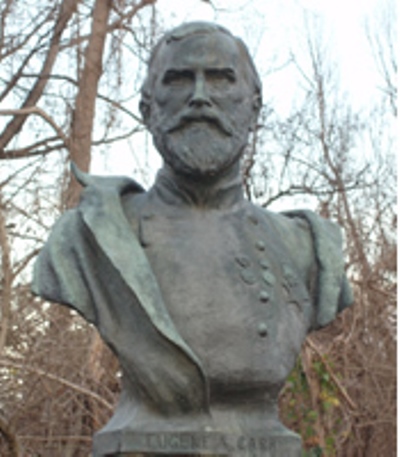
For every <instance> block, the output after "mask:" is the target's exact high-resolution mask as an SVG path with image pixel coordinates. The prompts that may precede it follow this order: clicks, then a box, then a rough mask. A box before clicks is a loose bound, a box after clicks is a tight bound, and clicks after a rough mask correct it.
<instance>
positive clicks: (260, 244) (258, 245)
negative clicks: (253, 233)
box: [256, 241, 265, 251]
mask: <svg viewBox="0 0 400 457" xmlns="http://www.w3.org/2000/svg"><path fill="white" fill-rule="evenodd" d="M256 248H257V249H258V250H259V251H265V243H264V242H263V241H257V243H256Z"/></svg>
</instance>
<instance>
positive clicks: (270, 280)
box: [262, 271, 275, 287]
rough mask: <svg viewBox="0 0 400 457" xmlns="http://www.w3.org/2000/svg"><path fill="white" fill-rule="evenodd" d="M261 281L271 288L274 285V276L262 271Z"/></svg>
mask: <svg viewBox="0 0 400 457" xmlns="http://www.w3.org/2000/svg"><path fill="white" fill-rule="evenodd" d="M262 277H263V280H264V282H265V283H266V284H268V285H269V286H271V287H272V286H273V285H274V284H275V276H274V275H273V274H272V273H270V272H269V271H264V272H263V274H262Z"/></svg>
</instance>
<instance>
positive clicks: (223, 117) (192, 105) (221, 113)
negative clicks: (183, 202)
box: [148, 32, 256, 177]
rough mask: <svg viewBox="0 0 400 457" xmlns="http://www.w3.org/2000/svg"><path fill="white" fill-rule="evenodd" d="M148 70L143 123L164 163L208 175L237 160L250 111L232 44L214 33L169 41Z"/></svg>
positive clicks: (249, 91) (247, 84) (247, 86)
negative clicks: (151, 78)
mask: <svg viewBox="0 0 400 457" xmlns="http://www.w3.org/2000/svg"><path fill="white" fill-rule="evenodd" d="M154 69H155V70H156V71H157V77H156V79H155V85H154V87H153V91H152V100H151V106H150V118H149V122H148V124H149V128H150V131H151V132H152V134H153V138H154V143H155V146H156V147H157V149H158V150H159V151H160V153H161V155H162V156H163V158H164V160H165V162H167V163H168V164H169V165H170V166H171V167H172V168H173V169H174V170H175V171H176V172H177V173H180V174H184V175H190V176H195V177H209V176H215V175H218V174H220V173H222V172H223V171H224V170H226V169H227V168H229V167H230V165H232V164H233V163H234V162H236V161H237V160H239V158H240V156H241V154H242V152H243V150H244V148H245V146H246V144H247V138H248V134H249V128H250V125H251V124H252V123H253V122H254V121H255V119H254V118H255V116H256V113H255V111H256V110H255V107H254V106H255V104H254V88H253V86H252V84H251V81H250V73H249V70H248V68H247V66H246V63H245V61H244V58H243V57H242V56H241V54H240V50H239V48H238V46H237V44H236V42H235V41H234V40H233V39H232V38H230V37H229V36H227V35H225V34H223V33H220V32H214V33H212V34H201V35H192V36H189V37H186V38H183V39H181V40H179V41H172V42H171V43H169V44H163V48H162V49H161V50H160V52H159V55H158V56H157V58H156V61H155V62H154V63H153V70H154Z"/></svg>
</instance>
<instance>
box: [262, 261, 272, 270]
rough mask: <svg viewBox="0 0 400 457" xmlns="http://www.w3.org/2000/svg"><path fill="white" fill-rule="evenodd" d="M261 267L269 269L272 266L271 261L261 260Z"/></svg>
mask: <svg viewBox="0 0 400 457" xmlns="http://www.w3.org/2000/svg"><path fill="white" fill-rule="evenodd" d="M260 267H261V268H262V269H263V270H269V269H270V268H271V267H270V265H269V263H268V262H267V261H266V260H260Z"/></svg>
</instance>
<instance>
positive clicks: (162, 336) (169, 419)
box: [33, 171, 351, 456]
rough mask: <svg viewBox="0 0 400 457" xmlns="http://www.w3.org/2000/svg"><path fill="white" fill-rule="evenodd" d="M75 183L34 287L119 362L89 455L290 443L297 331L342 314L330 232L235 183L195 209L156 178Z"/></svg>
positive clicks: (339, 265) (340, 278) (346, 293)
mask: <svg viewBox="0 0 400 457" xmlns="http://www.w3.org/2000/svg"><path fill="white" fill-rule="evenodd" d="M78 177H79V179H80V180H81V182H82V183H83V184H84V185H85V186H86V189H85V191H84V194H83V199H82V202H81V204H80V205H79V207H78V208H77V209H74V210H71V211H69V212H67V213H66V214H65V215H64V216H63V217H62V218H61V220H60V221H59V222H58V224H57V225H56V227H55V228H54V230H53V233H52V235H51V237H50V239H49V242H48V243H47V245H46V247H45V248H44V250H43V251H42V253H41V255H40V257H39V260H38V263H37V265H36V269H35V280H34V286H33V290H34V292H35V293H37V294H39V295H41V296H43V297H45V298H47V299H49V300H53V301H56V302H60V303H64V304H66V305H68V306H71V307H72V308H74V309H76V310H78V311H79V312H80V313H81V314H82V315H83V316H84V317H85V318H86V319H87V320H88V321H89V322H93V323H94V324H95V325H96V326H97V328H98V329H99V331H100V333H101V335H102V337H103V338H104V340H105V341H106V342H107V343H108V344H109V345H110V347H111V348H112V349H113V350H114V352H115V353H116V355H117V356H118V358H119V360H120V363H121V368H122V371H123V375H124V386H123V393H122V395H121V399H120V403H119V407H118V408H117V410H116V412H115V414H114V416H113V418H112V419H111V421H110V422H109V423H108V424H107V425H106V427H105V428H104V429H103V430H102V431H101V432H99V434H98V435H97V438H95V455H99V456H100V455H106V452H108V453H110V455H111V454H112V453H115V452H117V451H121V449H123V448H124V446H125V445H126V449H128V448H129V446H133V445H132V442H131V441H132V440H131V441H129V440H130V438H129V436H131V435H132V436H133V435H134V436H135V437H136V438H135V439H137V436H138V434H139V435H140V434H142V435H143V436H144V435H146V434H152V433H158V434H159V433H161V432H162V433H167V434H168V433H175V434H176V433H178V432H181V433H183V434H184V433H189V434H191V435H188V436H189V437H193V436H194V435H193V433H209V434H212V433H214V434H215V433H217V434H218V433H222V434H228V435H229V436H231V435H232V436H236V437H238V438H237V439H236V441H234V442H235V443H236V444H232V442H229V443H227V444H226V449H228V451H229V454H232V455H236V454H237V455H253V454H254V453H253V454H251V452H250V451H251V449H250V450H248V449H247V450H246V451H243V452H239V450H238V449H239V447H240V446H239V443H240V442H241V441H240V439H241V437H249V436H250V437H253V436H254V437H256V438H254V440H257V439H258V438H257V437H261V438H262V437H263V435H265V434H267V435H268V434H270V435H271V436H272V435H274V434H275V435H288V434H290V432H289V431H287V430H286V429H285V428H284V427H283V426H282V424H280V422H279V419H278V416H277V407H276V405H277V398H278V394H279V391H280V389H281V388H282V386H283V383H284V381H285V379H286V378H287V376H288V374H289V372H290V371H291V369H292V368H293V366H294V364H295V360H296V358H297V356H298V354H299V352H300V348H301V344H302V342H303V340H304V338H305V336H306V335H307V333H308V332H310V331H311V330H313V329H316V328H319V327H321V326H324V325H326V324H328V323H329V322H330V321H331V320H333V319H334V318H335V316H336V314H337V312H339V311H340V310H342V309H343V308H345V307H346V306H348V305H349V304H350V303H351V293H350V290H349V286H348V283H347V281H346V278H345V276H344V270H343V261H342V251H341V238H340V231H339V228H338V227H337V226H336V225H334V224H332V223H331V222H329V221H326V220H323V219H321V218H319V217H318V216H316V215H315V214H314V213H311V212H309V211H295V212H290V213H286V214H274V213H271V212H269V211H266V210H264V209H261V208H259V207H257V206H256V205H253V204H251V203H250V202H248V201H246V200H244V199H243V198H242V191H241V188H240V183H238V182H231V183H228V184H226V186H225V187H223V188H220V189H218V198H215V199H213V198H212V196H211V197H210V198H208V199H207V205H200V204H198V203H196V202H194V201H193V196H191V195H190V194H189V193H187V192H186V193H185V192H184V191H183V190H182V189H179V188H178V187H177V186H176V183H175V182H174V181H173V180H172V179H171V177H170V176H169V175H168V173H167V172H165V171H162V172H161V173H160V175H159V177H158V179H157V181H156V184H155V186H154V187H153V188H152V189H151V190H150V191H149V192H143V190H142V189H141V188H140V187H139V186H138V185H137V184H136V183H134V182H133V181H131V180H128V179H127V178H121V179H120V178H98V177H93V176H89V175H84V174H81V173H79V172H78ZM142 435H141V436H142ZM146 436H147V435H146ZM185 436H186V435H185ZM210 436H211V435H210ZM213 436H214V435H213ZM215 436H217V435H215ZM215 436H214V438H215ZM218 436H219V435H218ZM222 436H224V435H222ZM206 438H207V437H206ZM214 438H213V439H214ZM261 438H260V439H261ZM96 439H97V448H96ZM132 439H133V438H132ZM166 439H167V438H166ZM185 439H189V438H185ZM215 439H217V438H215ZM246 439H247V438H246ZM246 439H245V440H244V441H243V440H242V443H244V442H245V441H246ZM247 441H248V440H247ZM183 442H185V441H183ZM128 443H131V444H128ZM160 443H161V441H160ZM160 443H158V444H157V445H156V446H155V448H154V449H155V450H157V449H158V448H157V446H161V444H162V443H161V444H160ZM254 443H256V444H254V445H253V444H252V445H251V446H253V448H254V446H255V447H257V446H261V444H260V443H259V442H258V441H254ZM257 443H258V444H257ZM203 444H204V443H203ZM214 444H215V443H214ZM214 444H213V446H214ZM164 445H165V443H164ZM107 446H108V449H105V447H107ZM204 446H206V444H204ZM221 446H222V445H221ZM229 446H231V448H230V447H229ZM232 446H233V447H232ZM235 446H236V447H235ZM249 446H250V445H249ZM251 446H250V447H251ZM200 447H201V446H200ZM206 447H207V446H206ZM214 447H215V446H214ZM96 449H97V450H96ZM129 449H130V448H129ZM151 449H153V448H151ZM158 450H159V451H160V449H158ZM161 450H162V449H161ZM253 450H254V449H253ZM189 451H190V449H188V450H187V452H188V453H190V452H189ZM221 452H222V451H221ZM246 452H249V454H246ZM260 452H261V451H260ZM254 455H264V454H262V452H261V453H258V454H257V453H256V454H254ZM288 455H289V454H288ZM293 455H297V454H293Z"/></svg>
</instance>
